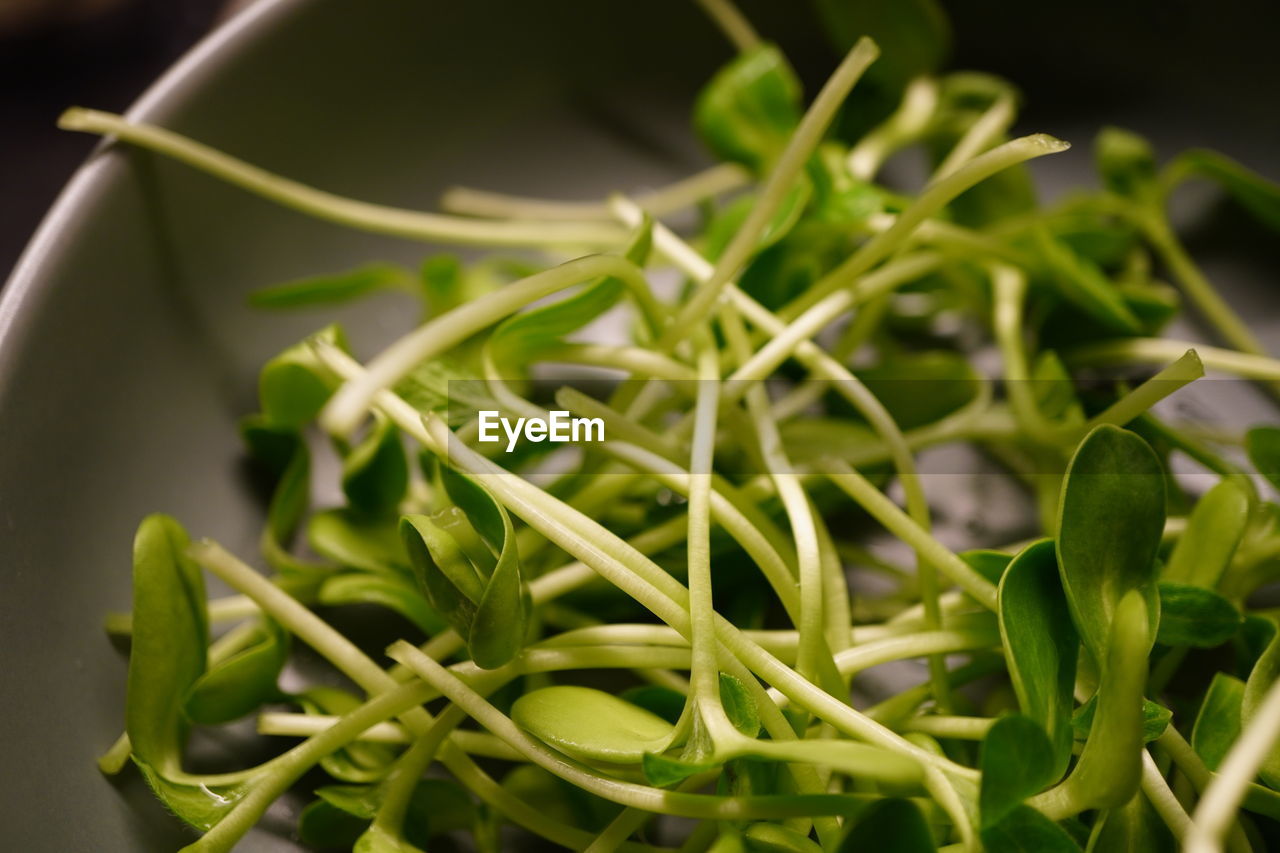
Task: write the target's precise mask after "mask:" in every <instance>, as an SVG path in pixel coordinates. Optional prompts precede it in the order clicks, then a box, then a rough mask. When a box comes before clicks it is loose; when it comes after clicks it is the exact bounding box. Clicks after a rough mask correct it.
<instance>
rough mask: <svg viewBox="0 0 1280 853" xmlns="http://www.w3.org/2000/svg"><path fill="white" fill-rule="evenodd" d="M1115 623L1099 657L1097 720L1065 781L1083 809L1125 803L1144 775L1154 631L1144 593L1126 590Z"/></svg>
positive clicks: (1113, 621) (1114, 806)
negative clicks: (1146, 702) (1145, 706)
mask: <svg viewBox="0 0 1280 853" xmlns="http://www.w3.org/2000/svg"><path fill="white" fill-rule="evenodd" d="M1110 627H1111V630H1110V632H1109V635H1108V642H1107V644H1106V645H1105V646H1104V651H1105V656H1104V657H1102V658H1100V659H1099V667H1100V668H1101V671H1102V679H1101V681H1100V683H1099V685H1098V692H1097V696H1098V706H1097V711H1096V712H1095V715H1094V717H1095V722H1094V723H1093V725H1092V726H1091V727H1090V731H1089V739H1088V740H1087V741H1085V744H1084V749H1083V750H1082V751H1081V753H1080V760H1079V761H1077V762H1076V766H1075V768H1074V769H1073V770H1072V772H1071V775H1070V776H1069V777H1068V778H1067V782H1066V784H1068V785H1070V786H1071V787H1070V793H1071V796H1072V798H1073V801H1074V802H1075V803H1076V804H1077V805H1078V806H1081V807H1083V808H1099V809H1109V808H1116V807H1118V806H1121V805H1124V804H1125V803H1127V802H1128V801H1129V798H1130V797H1132V796H1133V794H1134V792H1135V791H1137V789H1138V783H1139V782H1140V781H1141V778H1142V753H1143V735H1144V729H1143V695H1142V694H1143V692H1144V690H1145V689H1146V684H1147V656H1148V654H1149V653H1150V651H1151V643H1152V634H1153V633H1154V632H1153V631H1152V630H1151V627H1152V626H1151V615H1150V613H1149V611H1148V607H1147V603H1146V599H1145V598H1144V597H1143V594H1142V592H1140V591H1139V590H1136V589H1134V590H1130V591H1129V592H1128V593H1126V594H1125V596H1124V598H1122V599H1121V600H1120V602H1119V604H1118V605H1117V606H1116V609H1115V618H1114V619H1113V620H1112V621H1111V626H1110Z"/></svg>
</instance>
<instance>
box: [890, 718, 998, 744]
mask: <svg viewBox="0 0 1280 853" xmlns="http://www.w3.org/2000/svg"><path fill="white" fill-rule="evenodd" d="M995 722H996V721H995V720H994V719H992V718H990V717H945V716H941V715H939V716H933V715H930V716H926V717H913V718H912V719H910V720H907V721H906V722H905V723H903V724H902V726H901V727H900V731H903V732H919V733H920V734H926V735H929V736H931V737H938V738H953V739H955V740H982V739H983V738H985V737H986V736H987V732H989V731H991V727H992V726H993V725H995Z"/></svg>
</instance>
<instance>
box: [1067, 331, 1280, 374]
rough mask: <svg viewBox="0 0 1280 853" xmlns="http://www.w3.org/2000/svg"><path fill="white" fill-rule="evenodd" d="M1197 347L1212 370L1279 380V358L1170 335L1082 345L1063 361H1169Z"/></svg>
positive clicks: (1086, 364) (1092, 363)
mask: <svg viewBox="0 0 1280 853" xmlns="http://www.w3.org/2000/svg"><path fill="white" fill-rule="evenodd" d="M1187 350H1195V352H1196V354H1197V355H1198V356H1199V357H1200V360H1201V361H1202V362H1204V366H1205V367H1207V368H1208V369H1209V370H1217V371H1221V372H1223V373H1230V374H1233V375H1235V376H1240V377H1243V378H1245V379H1256V380H1258V381H1261V382H1280V359H1276V358H1271V357H1269V356H1260V355H1250V354H1248V353H1242V352H1236V351H1235V350H1229V349H1222V348H1221V347H1211V346H1205V345H1203V344H1195V343H1190V342H1188V341H1175V340H1170V339H1168V338H1123V339H1121V340H1115V341H1099V342H1097V343H1091V344H1082V345H1081V346H1078V347H1073V348H1072V349H1069V350H1066V351H1065V352H1064V353H1063V360H1064V361H1066V362H1067V363H1068V364H1073V365H1078V366H1080V367H1095V366H1102V365H1113V364H1168V363H1169V362H1171V361H1173V360H1174V359H1177V358H1180V357H1181V356H1183V355H1184V354H1185V353H1186V352H1187Z"/></svg>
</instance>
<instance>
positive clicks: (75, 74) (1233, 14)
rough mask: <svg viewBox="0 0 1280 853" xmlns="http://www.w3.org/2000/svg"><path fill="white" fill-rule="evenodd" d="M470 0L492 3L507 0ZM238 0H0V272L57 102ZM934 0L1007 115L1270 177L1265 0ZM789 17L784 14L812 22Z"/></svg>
mask: <svg viewBox="0 0 1280 853" xmlns="http://www.w3.org/2000/svg"><path fill="white" fill-rule="evenodd" d="M478 1H479V2H489V3H490V5H493V6H494V7H495V8H496V9H500V8H501V6H502V5H503V3H504V2H516V0H478ZM252 2H255V0H0V186H2V187H3V195H2V196H0V277H4V276H7V274H8V271H9V270H10V269H11V267H12V266H13V263H14V262H15V261H16V259H17V257H18V255H19V253H20V252H21V251H22V247H23V246H24V245H25V244H26V242H27V240H28V239H29V237H30V235H31V233H32V232H33V231H34V229H35V227H36V225H37V224H38V223H39V221H40V218H41V216H42V215H43V214H44V212H45V211H46V210H47V209H48V207H49V205H50V204H51V203H52V201H53V199H54V198H55V196H56V195H57V192H58V190H59V189H60V188H61V187H62V185H63V184H64V183H65V182H66V180H67V179H68V177H69V176H70V174H71V172H72V171H73V170H74V169H75V167H76V166H77V165H78V164H79V163H80V162H81V161H82V160H83V159H84V157H85V156H86V155H87V153H88V152H89V150H90V149H91V148H92V146H93V144H94V140H93V139H91V138H90V137H87V136H83V135H78V134H69V133H63V132H61V131H58V130H57V129H56V128H55V127H54V121H55V119H56V118H57V116H58V113H59V112H60V111H61V110H62V109H63V108H64V107H66V106H68V105H70V104H79V105H84V106H91V107H96V108H99V109H106V110H113V111H119V110H123V109H124V108H126V107H127V106H128V105H129V104H130V103H131V102H132V101H133V100H134V99H135V98H136V97H137V96H138V95H139V94H140V93H141V92H142V91H143V90H144V89H145V88H146V86H147V85H148V84H149V83H150V82H151V81H152V80H154V79H155V78H156V77H157V76H158V75H159V74H160V73H161V72H162V71H163V70H164V69H165V68H166V67H168V66H169V65H170V64H171V63H172V62H173V61H174V60H175V59H176V58H177V57H178V56H179V55H180V54H181V53H182V52H183V51H184V50H186V49H187V48H188V47H190V46H191V45H192V44H193V43H194V42H195V41H197V40H198V39H199V38H200V37H201V36H202V35H204V34H205V33H206V32H208V31H209V29H211V28H212V27H214V26H216V25H217V23H218V22H219V21H221V20H223V19H225V18H226V17H227V16H228V15H230V14H233V13H234V12H235V11H236V10H238V9H239V8H241V7H243V6H246V5H249V4H250V3H252ZM315 2H319V3H323V2H325V0H315ZM423 2H424V3H428V4H429V3H431V2H444V0H423ZM584 2H585V0H584ZM689 2H693V0H689ZM781 2H782V0H758V2H751V0H744V2H742V3H741V5H742V7H743V9H744V10H745V11H746V12H747V14H748V15H749V16H751V17H752V18H754V19H755V20H757V21H760V22H762V23H765V22H768V21H770V20H771V19H772V20H777V19H778V17H779V16H778V11H779V9H778V4H780V3H781ZM848 2H857V0H848ZM785 5H786V6H787V7H788V9H787V13H788V14H787V17H788V18H791V17H792V12H793V10H794V12H795V13H796V15H795V17H797V18H803V17H805V16H808V15H810V14H811V7H810V4H807V3H802V2H794V3H792V2H788V3H786V4H785ZM941 5H942V6H943V7H944V8H945V10H946V12H947V14H948V16H949V17H950V19H951V23H952V27H953V30H954V39H953V44H954V50H953V59H952V61H951V63H950V64H951V66H952V67H957V68H959V67H963V68H973V69H980V70H987V71H992V72H995V73H999V74H1002V75H1005V76H1008V77H1009V78H1011V79H1012V80H1013V81H1014V82H1016V83H1017V84H1018V85H1020V86H1021V87H1022V89H1023V91H1024V93H1025V94H1026V104H1025V111H1024V113H1023V119H1022V121H1020V123H1019V127H1028V128H1033V129H1036V130H1046V131H1050V132H1054V133H1058V134H1062V135H1065V134H1066V133H1067V131H1068V130H1072V131H1076V130H1085V131H1087V130H1089V129H1092V128H1096V127H1097V126H1099V125H1101V124H1104V123H1108V122H1119V123H1124V124H1126V125H1127V126H1129V127H1132V128H1133V129H1135V130H1138V131H1139V132H1143V133H1146V134H1148V135H1149V136H1150V137H1151V138H1152V139H1153V140H1154V141H1155V142H1156V144H1157V146H1158V147H1160V148H1161V149H1162V150H1163V151H1164V152H1165V153H1169V152H1171V151H1173V150H1176V149H1178V148H1182V147H1187V146H1190V145H1208V146H1212V147H1218V148H1221V149H1222V150H1224V151H1226V152H1228V153H1230V154H1232V155H1233V156H1235V157H1237V158H1238V159H1241V160H1243V161H1245V162H1246V163H1249V164H1250V165H1252V166H1254V167H1255V168H1258V169H1259V170H1261V171H1262V172H1263V173H1264V174H1267V175H1269V176H1270V177H1273V178H1275V177H1280V168H1278V167H1280V108H1278V107H1280V50H1277V49H1276V46H1275V35H1276V33H1277V32H1280V4H1277V3H1275V2H1274V0H1218V2H1214V3H1205V2H1195V0H1075V2H1072V3H1031V2H1025V0H1023V1H1022V2H1015V0H942V3H941ZM801 23H807V22H799V21H794V22H793V21H788V27H791V26H793V25H794V31H795V32H804V31H806V30H807V31H808V32H813V28H812V27H808V26H802V25H801ZM769 34H770V33H769V31H768V30H767V29H766V35H769ZM778 35H779V37H781V36H782V34H778ZM810 47H811V48H812V49H811V50H805V51H802V52H801V55H800V56H797V55H796V53H795V52H792V58H793V59H794V60H796V61H797V64H798V65H799V66H800V68H801V71H802V72H804V73H805V74H806V76H807V77H809V78H810V79H814V78H818V77H820V75H822V74H824V73H825V72H826V71H829V69H830V67H831V64H832V59H831V54H830V51H829V50H828V49H826V45H825V44H814V45H811V46H810ZM1074 141H1076V142H1077V143H1081V142H1087V141H1088V140H1087V138H1086V139H1076V140H1074Z"/></svg>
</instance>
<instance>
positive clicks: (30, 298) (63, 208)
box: [0, 0, 310, 399]
mask: <svg viewBox="0 0 1280 853" xmlns="http://www.w3.org/2000/svg"><path fill="white" fill-rule="evenodd" d="M308 2H310V0H254V2H251V3H249V4H248V5H247V6H245V7H244V8H242V9H240V10H239V11H237V12H236V13H235V14H233V15H232V16H231V17H230V18H228V19H227V20H225V21H223V22H222V23H220V24H218V25H217V26H215V27H214V28H213V29H212V30H211V31H209V32H208V33H206V34H205V35H204V36H203V37H202V38H201V39H200V40H199V41H198V42H196V43H195V44H194V45H193V46H192V47H190V48H189V49H188V50H187V51H186V52H185V53H183V54H182V55H181V56H180V57H179V58H178V59H177V60H176V61H175V62H174V63H173V64H172V65H170V66H169V67H168V69H167V70H165V71H164V72H163V73H162V74H161V75H160V76H159V77H158V78H157V79H156V80H155V81H154V82H153V83H151V85H149V86H148V87H147V88H146V89H145V90H143V92H142V94H141V95H139V96H138V98H137V99H136V100H135V101H134V102H133V103H132V104H131V105H130V107H129V108H128V109H127V110H126V111H125V113H124V117H125V118H127V119H129V120H130V121H150V122H157V121H161V122H162V121H163V119H164V118H165V116H166V115H167V114H168V113H169V112H170V111H171V110H172V109H173V108H175V107H176V106H177V105H178V104H180V103H181V102H182V101H183V100H184V99H186V98H188V97H190V96H191V95H192V93H193V91H194V90H196V89H198V88H199V87H200V86H201V85H202V84H203V83H204V82H205V81H207V80H208V79H209V78H210V77H212V76H215V75H216V74H217V73H218V71H219V70H220V69H221V68H223V67H224V66H225V65H226V64H227V63H229V62H234V61H235V59H236V55H237V54H238V53H239V52H240V51H241V50H242V49H243V48H244V47H245V45H246V43H247V42H249V41H253V40H256V39H258V38H262V37H266V36H267V35H269V34H270V33H271V32H272V31H273V30H275V29H276V28H277V27H278V26H280V25H281V24H283V23H284V22H285V21H286V20H287V19H288V18H290V17H291V16H292V15H293V13H294V12H295V11H296V10H297V9H298V8H299V7H301V6H303V5H304V4H306V3H308ZM114 141H115V140H114V138H112V137H107V138H105V139H102V140H101V141H100V142H99V143H98V144H97V145H96V146H95V147H94V148H93V150H92V151H91V152H90V153H89V155H88V156H87V157H86V158H85V160H84V162H82V163H81V164H80V165H79V166H78V167H77V168H76V170H75V171H74V172H73V173H72V175H71V177H70V178H69V179H68V181H67V183H66V184H65V185H64V186H63V188H62V189H61V190H60V191H59V193H58V195H57V198H56V199H55V200H54V202H53V204H52V206H51V207H50V208H49V210H48V211H47V212H46V213H45V215H44V217H43V218H42V219H41V220H40V224H39V225H38V226H37V227H36V230H35V231H34V232H33V234H32V236H31V238H30V240H28V241H27V244H26V246H25V247H24V248H23V250H22V253H21V254H20V255H19V256H18V260H17V262H16V263H15V264H14V267H13V270H12V271H11V272H10V274H9V277H8V279H7V280H6V281H5V283H4V285H3V287H0V399H2V398H3V397H4V395H5V391H6V388H7V387H8V386H9V384H10V379H11V377H12V375H13V371H14V369H15V367H16V363H17V359H18V355H19V354H20V353H21V351H22V348H23V341H24V339H25V336H26V333H27V332H29V331H30V328H29V327H30V326H31V325H32V322H33V321H32V317H33V316H34V315H35V313H36V311H37V310H38V306H39V303H40V300H41V299H42V298H43V297H44V296H45V295H46V292H47V291H48V290H49V289H50V288H51V287H52V286H53V282H52V281H49V280H43V281H42V279H44V278H45V276H44V272H45V270H46V268H47V267H48V266H49V265H50V263H51V262H52V261H54V259H56V258H57V256H58V255H59V254H60V253H61V252H63V251H65V245H66V239H65V238H64V235H65V233H66V232H67V231H68V230H69V229H71V228H73V227H74V226H75V224H76V223H77V221H79V219H80V217H81V216H84V215H86V214H87V213H88V212H89V210H90V208H91V206H92V204H93V202H94V200H95V199H97V198H99V197H101V196H102V195H104V194H106V193H107V192H109V191H110V190H111V189H112V187H113V186H114V185H115V183H116V182H117V181H119V180H121V179H123V176H124V172H123V168H122V166H123V163H122V162H121V160H120V159H118V158H114V157H110V156H106V155H108V154H109V153H110V151H111V149H112V147H113V145H114Z"/></svg>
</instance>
